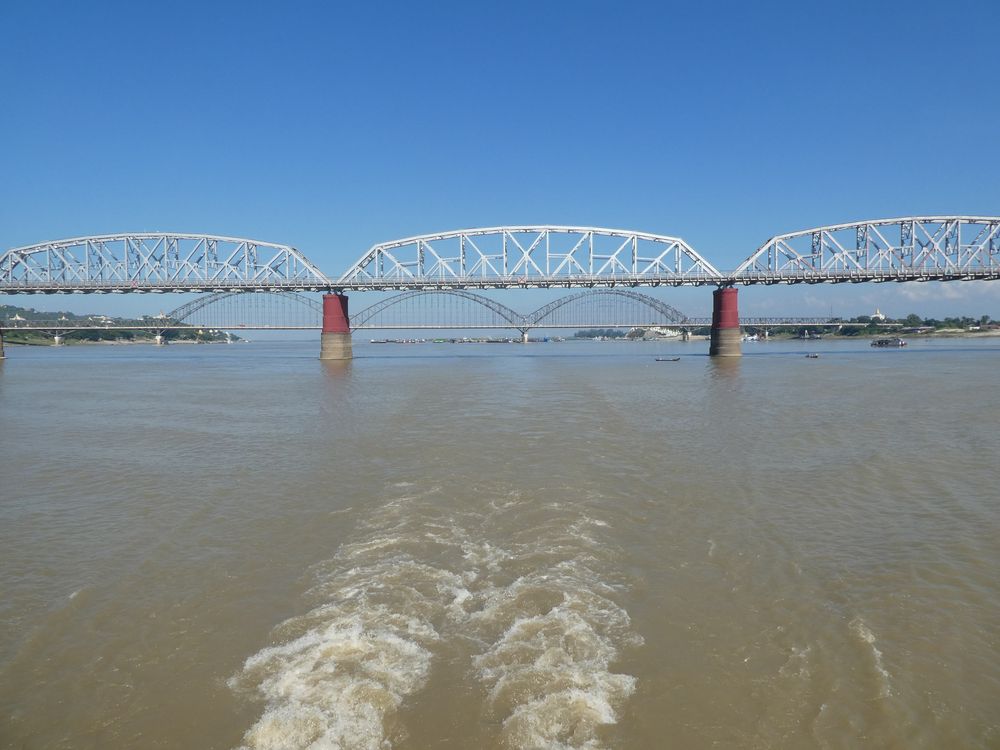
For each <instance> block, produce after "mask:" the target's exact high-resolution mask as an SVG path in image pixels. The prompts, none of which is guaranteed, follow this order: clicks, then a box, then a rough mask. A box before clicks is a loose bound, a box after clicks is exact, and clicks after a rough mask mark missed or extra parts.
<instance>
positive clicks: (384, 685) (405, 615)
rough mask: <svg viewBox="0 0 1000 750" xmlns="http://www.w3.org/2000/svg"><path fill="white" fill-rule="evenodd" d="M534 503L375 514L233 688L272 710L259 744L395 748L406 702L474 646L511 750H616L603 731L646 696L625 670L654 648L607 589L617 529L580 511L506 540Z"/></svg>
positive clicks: (251, 737) (613, 589)
mask: <svg viewBox="0 0 1000 750" xmlns="http://www.w3.org/2000/svg"><path fill="white" fill-rule="evenodd" d="M520 505H521V503H520V502H517V501H513V502H510V503H505V504H502V505H501V506H500V507H499V508H496V507H495V508H494V511H493V514H494V516H496V517H494V518H490V517H487V518H485V519H484V517H483V516H482V514H480V513H470V514H467V515H464V516H463V515H461V514H458V515H450V514H448V513H447V512H444V511H442V510H441V509H440V507H439V506H437V505H436V503H433V502H420V500H419V499H418V498H408V499H407V498H403V499H398V500H394V501H391V502H389V503H387V504H386V505H385V506H383V507H382V508H381V509H380V510H379V511H376V512H375V513H374V514H373V517H372V518H371V521H370V522H369V524H368V525H367V528H366V529H365V530H364V531H363V532H362V534H361V535H360V537H359V538H358V539H357V540H356V541H355V542H353V543H351V544H347V545H344V546H343V547H342V548H341V549H340V550H339V551H338V553H337V554H336V555H335V556H334V558H333V559H332V560H330V561H329V562H328V563H325V564H324V565H323V566H322V568H320V569H319V570H318V579H319V580H318V583H317V585H316V587H315V588H314V589H313V591H312V595H313V596H314V597H315V598H317V599H319V600H320V601H321V602H322V603H321V604H320V605H319V606H317V607H316V608H315V609H313V610H312V611H311V612H309V613H307V614H306V615H303V616H301V617H298V618H294V619H292V620H289V621H288V622H286V623H285V624H283V625H282V626H281V627H280V628H279V629H278V631H277V633H276V638H277V640H278V641H279V643H278V645H274V646H271V647H269V648H265V649H263V650H262V651H260V652H259V653H257V654H255V655H254V656H251V657H250V658H249V659H247V661H246V663H245V664H244V667H243V669H242V670H241V671H240V673H239V674H237V675H236V676H235V677H234V678H232V680H231V681H230V684H231V685H232V686H233V687H234V688H236V689H245V690H249V691H251V692H253V693H254V694H256V695H257V696H258V697H259V698H260V699H262V700H263V701H264V702H265V707H264V710H263V713H262V714H261V716H260V718H259V719H258V720H257V721H256V723H255V724H254V725H253V726H252V727H251V728H250V729H249V730H248V731H247V732H246V734H245V736H244V739H243V742H244V747H245V748H247V749H248V750H277V749H278V748H282V749H285V748H287V749H289V750H293V749H296V748H300V749H306V748H308V749H309V750H327V749H330V750H333V749H340V748H352V749H357V750H385V749H386V748H389V747H392V746H393V745H394V744H396V740H398V739H399V738H400V737H402V736H404V733H403V728H402V727H399V726H398V725H397V724H398V721H397V716H398V712H399V709H400V708H401V706H402V705H403V703H404V702H405V701H406V700H407V698H409V697H411V696H413V695H414V694H415V693H417V691H419V690H420V689H421V688H422V687H423V686H424V684H425V683H426V682H427V679H428V676H429V675H430V672H431V669H432V665H433V658H434V657H433V654H434V652H435V650H437V649H438V648H439V647H441V646H442V642H443V641H447V642H448V646H449V648H452V649H454V647H455V646H456V644H459V646H458V648H460V649H462V650H465V651H466V653H468V658H469V660H470V661H469V665H470V667H469V668H470V673H469V676H470V678H471V679H472V680H474V681H476V682H480V683H481V684H482V685H484V686H485V687H486V689H487V705H485V706H484V711H485V712H486V713H487V714H489V715H491V716H493V717H495V718H496V719H498V720H499V721H500V723H501V724H502V734H503V737H502V738H501V739H502V741H503V743H504V745H505V746H507V747H511V748H542V747H544V748H565V749H567V750H569V749H577V748H578V749H580V750H584V749H586V750H594V749H596V748H599V747H601V746H602V744H601V742H600V737H599V733H600V727H602V726H604V725H608V724H612V723H614V722H615V721H616V719H617V714H618V712H619V711H620V709H621V707H622V705H623V704H624V702H625V701H626V700H627V698H628V697H629V695H631V694H632V692H633V691H634V689H635V678H634V677H632V676H630V675H626V674H617V673H615V672H614V669H613V664H614V662H615V661H616V660H617V659H618V658H619V657H620V653H621V650H622V649H623V648H624V647H627V646H634V645H637V644H639V643H641V638H639V636H638V635H636V634H635V633H634V632H632V630H631V623H630V621H629V616H628V614H627V612H625V610H624V609H622V608H621V607H620V606H619V605H618V604H617V603H616V602H615V598H616V597H617V595H618V594H619V593H620V591H621V588H622V586H621V585H620V584H619V585H613V584H611V583H608V582H607V581H608V579H609V576H613V575H614V573H613V570H614V565H613V559H612V558H613V557H614V553H613V551H611V552H609V545H608V542H607V540H601V539H600V538H598V537H599V536H600V535H602V534H606V533H609V532H610V529H608V524H607V523H606V522H604V521H601V520H599V519H592V518H589V517H587V516H582V517H581V516H580V515H579V514H578V513H575V512H572V510H571V509H570V510H569V511H560V512H559V513H556V514H555V515H556V517H555V518H552V519H550V522H549V523H547V524H546V525H545V526H544V527H540V528H532V529H530V533H526V534H525V535H524V537H523V538H524V539H526V541H517V539H515V540H514V541H513V542H512V541H511V539H510V538H509V537H508V538H505V539H503V540H502V541H501V540H500V539H491V538H490V537H491V535H492V534H493V532H494V530H495V526H496V522H497V521H500V520H504V519H506V516H507V514H511V515H514V514H517V513H519V512H523V508H521V507H519V506H520ZM566 515H568V516H569V518H568V519H566V520H561V518H563V517H564V516H566ZM507 520H509V519H507Z"/></svg>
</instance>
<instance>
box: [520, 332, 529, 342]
mask: <svg viewBox="0 0 1000 750" xmlns="http://www.w3.org/2000/svg"><path fill="white" fill-rule="evenodd" d="M521 343H522V344H527V343H528V332H527V331H521Z"/></svg>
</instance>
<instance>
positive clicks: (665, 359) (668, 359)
mask: <svg viewBox="0 0 1000 750" xmlns="http://www.w3.org/2000/svg"><path fill="white" fill-rule="evenodd" d="M656 361H657V362H680V361H681V358H680V357H657V358H656Z"/></svg>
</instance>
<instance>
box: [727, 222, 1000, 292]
mask: <svg viewBox="0 0 1000 750" xmlns="http://www.w3.org/2000/svg"><path fill="white" fill-rule="evenodd" d="M998 278H1000V217H991V216H907V217H903V218H899V219H875V220H870V221H861V222H855V223H848V224H835V225H831V226H826V227H816V228H814V229H806V230H803V231H799V232H791V233H789V234H781V235H778V236H776V237H772V238H771V239H769V240H768V241H767V242H765V243H764V244H763V245H761V246H760V247H759V248H758V249H757V250H756V251H755V252H754V253H753V255H751V256H750V257H749V258H747V259H746V260H745V261H743V263H741V264H740V265H739V267H737V269H736V270H735V271H733V273H732V275H731V277H730V282H731V283H743V284H755V283H765V284H768V283H771V284H774V283H800V282H807V283H810V282H811V283H817V282H844V281H850V282H863V281H950V280H962V279H998Z"/></svg>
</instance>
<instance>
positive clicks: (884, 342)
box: [872, 336, 906, 349]
mask: <svg viewBox="0 0 1000 750" xmlns="http://www.w3.org/2000/svg"><path fill="white" fill-rule="evenodd" d="M872 346H875V347H878V348H879V349H889V348H893V347H900V346H906V342H905V341H903V339H901V338H899V337H898V336H897V337H896V338H891V339H874V340H873V341H872Z"/></svg>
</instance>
